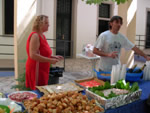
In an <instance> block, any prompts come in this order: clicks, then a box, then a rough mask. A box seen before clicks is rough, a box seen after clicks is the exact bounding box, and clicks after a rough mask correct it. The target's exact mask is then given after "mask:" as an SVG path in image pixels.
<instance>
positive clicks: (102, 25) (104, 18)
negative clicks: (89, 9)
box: [98, 3, 111, 35]
mask: <svg viewBox="0 0 150 113" xmlns="http://www.w3.org/2000/svg"><path fill="white" fill-rule="evenodd" d="M110 10H111V4H104V3H102V4H101V5H99V17H98V23H99V24H98V35H99V34H100V33H102V32H104V31H106V30H108V29H109V28H108V22H109V20H110V16H111V12H110Z"/></svg>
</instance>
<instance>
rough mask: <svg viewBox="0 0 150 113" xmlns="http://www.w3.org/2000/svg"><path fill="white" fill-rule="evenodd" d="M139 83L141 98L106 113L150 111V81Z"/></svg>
mask: <svg viewBox="0 0 150 113" xmlns="http://www.w3.org/2000/svg"><path fill="white" fill-rule="evenodd" d="M138 83H139V86H140V88H141V89H142V95H141V97H140V99H139V100H137V101H134V102H132V103H130V104H127V105H124V106H120V107H118V108H114V109H108V110H106V111H105V113H149V112H148V111H147V110H148V107H147V106H146V99H147V98H148V96H149V95H150V81H144V80H141V81H139V82H138ZM33 92H35V93H37V94H38V97H40V96H42V95H43V94H42V93H40V92H39V91H38V90H34V91H33Z"/></svg>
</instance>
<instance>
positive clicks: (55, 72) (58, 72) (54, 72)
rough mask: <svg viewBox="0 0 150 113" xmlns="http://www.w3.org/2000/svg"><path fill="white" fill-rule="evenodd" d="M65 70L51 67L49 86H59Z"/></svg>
mask: <svg viewBox="0 0 150 113" xmlns="http://www.w3.org/2000/svg"><path fill="white" fill-rule="evenodd" d="M63 71H64V68H60V67H51V68H50V72H49V80H48V84H49V85H51V84H58V83H59V77H62V76H63Z"/></svg>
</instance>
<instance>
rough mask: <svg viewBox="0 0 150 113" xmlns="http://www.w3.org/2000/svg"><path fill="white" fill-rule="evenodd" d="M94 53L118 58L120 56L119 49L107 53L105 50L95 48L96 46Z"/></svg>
mask: <svg viewBox="0 0 150 113" xmlns="http://www.w3.org/2000/svg"><path fill="white" fill-rule="evenodd" d="M93 53H94V54H96V55H99V56H103V57H111V58H116V57H117V56H118V54H117V53H118V52H117V51H114V52H112V53H105V52H104V51H102V50H99V49H98V48H95V47H94V49H93Z"/></svg>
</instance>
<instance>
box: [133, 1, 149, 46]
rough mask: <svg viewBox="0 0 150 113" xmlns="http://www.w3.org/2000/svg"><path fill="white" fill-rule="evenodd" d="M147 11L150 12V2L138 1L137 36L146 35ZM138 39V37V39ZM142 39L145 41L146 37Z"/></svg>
mask: <svg viewBox="0 0 150 113" xmlns="http://www.w3.org/2000/svg"><path fill="white" fill-rule="evenodd" d="M147 10H148V11H150V1H149V0H138V2H137V19H136V35H146V23H147ZM141 15H142V17H141ZM139 23H140V24H139ZM136 39H138V37H136ZM141 39H142V40H145V36H143V37H141ZM137 43H138V42H137ZM140 43H141V44H142V45H145V44H144V42H140ZM141 49H143V48H141Z"/></svg>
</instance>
